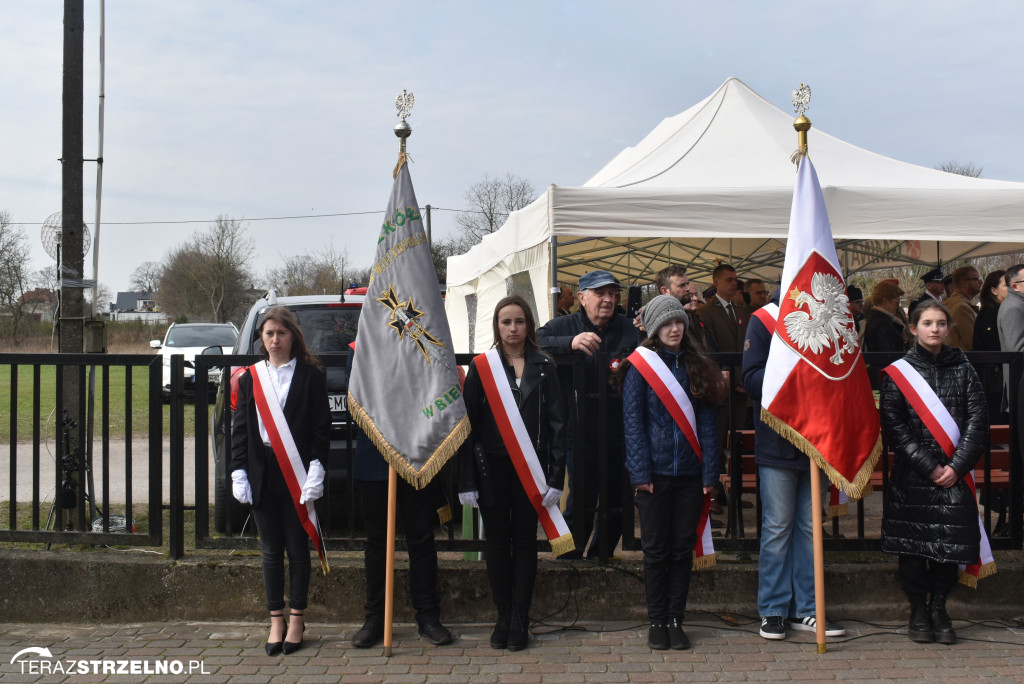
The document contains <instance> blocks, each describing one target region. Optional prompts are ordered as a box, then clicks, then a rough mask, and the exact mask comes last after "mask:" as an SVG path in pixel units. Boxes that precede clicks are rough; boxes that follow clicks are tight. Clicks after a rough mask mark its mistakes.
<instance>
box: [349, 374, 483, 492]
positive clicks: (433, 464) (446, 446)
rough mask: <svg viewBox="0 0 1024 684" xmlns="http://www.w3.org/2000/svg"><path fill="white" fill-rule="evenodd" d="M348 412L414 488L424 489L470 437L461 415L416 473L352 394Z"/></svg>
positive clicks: (464, 418)
mask: <svg viewBox="0 0 1024 684" xmlns="http://www.w3.org/2000/svg"><path fill="white" fill-rule="evenodd" d="M348 410H349V415H351V416H352V418H353V419H354V420H355V421H356V423H357V424H358V425H359V427H360V428H362V430H363V432H364V433H366V436H367V437H369V438H370V441H371V442H373V445H374V446H375V447H377V451H379V452H380V453H381V455H382V456H384V459H385V460H386V461H387V462H388V464H389V465H390V466H391V467H392V468H394V469H395V471H396V472H397V473H398V474H399V475H401V476H402V479H403V480H405V481H406V482H408V483H409V484H411V485H412V486H413V487H415V488H416V489H423V487H425V486H426V484H427V483H428V482H430V481H431V480H432V479H433V478H434V476H435V475H437V473H438V472H440V470H441V468H443V467H444V464H445V463H447V462H448V459H449V458H451V457H452V456H454V455H455V453H456V452H457V451H458V450H459V447H460V446H461V445H462V443H463V442H465V441H466V438H467V437H469V418H468V417H467V416H462V419H461V420H460V421H459V422H458V424H457V425H456V426H455V428H454V429H453V430H452V431H451V432H449V433H448V436H447V437H445V439H444V441H442V442H441V444H440V445H439V446H438V447H437V449H435V450H434V454H433V455H432V456H431V457H430V459H429V460H427V462H426V463H425V464H424V465H423V467H422V468H420V469H419V470H418V471H417V470H415V469H414V468H413V467H412V466H411V465H409V462H408V461H407V460H406V459H405V458H404V457H403V456H402V455H401V454H400V453H398V452H397V451H396V450H395V448H394V447H393V446H391V445H390V444H389V443H388V441H387V440H386V439H384V435H382V434H381V433H380V430H378V429H377V426H376V425H374V424H373V420H371V419H370V416H369V415H368V414H367V413H366V409H364V408H363V407H362V406H361V405H360V404H359V402H358V401H356V400H355V398H354V397H353V396H352V395H351V394H349V395H348Z"/></svg>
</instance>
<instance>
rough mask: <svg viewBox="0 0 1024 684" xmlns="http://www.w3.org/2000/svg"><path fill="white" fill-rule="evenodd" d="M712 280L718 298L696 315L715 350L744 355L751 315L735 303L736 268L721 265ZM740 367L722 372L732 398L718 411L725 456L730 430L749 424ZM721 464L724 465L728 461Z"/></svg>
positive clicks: (720, 439) (729, 366)
mask: <svg viewBox="0 0 1024 684" xmlns="http://www.w3.org/2000/svg"><path fill="white" fill-rule="evenodd" d="M711 279H712V282H713V283H714V286H715V295H714V296H713V297H710V298H709V299H708V301H707V303H706V304H704V306H702V307H700V308H699V309H697V314H698V315H699V316H700V319H701V322H702V323H703V325H704V330H705V332H706V333H707V336H708V337H709V338H710V339H709V342H710V345H711V347H712V349H713V350H714V351H718V352H735V353H737V354H741V353H743V341H744V339H745V338H746V335H747V319H748V318H749V316H750V312H749V310H748V309H747V307H746V306H744V305H740V304H736V303H735V301H734V298H735V296H736V292H737V290H738V289H739V286H738V283H737V279H736V269H734V268H733V267H732V266H730V265H729V264H719V265H718V266H717V267H716V268H715V270H714V271H712V272H711ZM740 368H741V367H740V365H739V364H737V365H731V364H730V365H726V366H724V367H723V369H722V370H724V371H728V373H729V377H728V382H729V387H730V392H729V398H728V400H727V401H726V402H725V404H724V405H723V406H722V407H721V408H720V409H719V411H718V440H719V443H720V444H721V445H722V450H723V453H729V452H728V444H729V439H728V437H729V431H730V430H742V429H743V428H744V427H745V426H746V422H747V413H748V411H747V393H746V390H744V388H743V378H742V377H741V373H740ZM722 462H723V463H725V459H722Z"/></svg>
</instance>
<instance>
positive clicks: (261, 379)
mask: <svg viewBox="0 0 1024 684" xmlns="http://www.w3.org/2000/svg"><path fill="white" fill-rule="evenodd" d="M249 371H250V373H251V375H252V389H253V392H252V394H253V398H254V399H255V400H256V410H257V411H259V413H260V418H262V419H263V426H264V427H265V428H266V429H267V436H268V437H269V438H270V446H271V447H272V448H273V449H274V455H275V456H277V464H278V466H279V467H280V468H281V474H282V475H284V481H285V484H286V485H287V486H288V493H289V494H290V495H291V498H292V503H293V504H295V512H296V513H297V514H298V516H299V522H301V523H302V528H303V529H304V530H306V534H308V535H309V538H310V539H311V540H313V546H314V547H316V552H317V553H318V554H320V567H321V569H322V570H323V572H324V574H325V575H326V574H327V573H328V572H330V571H331V566H330V564H329V563H328V562H327V555H326V553H325V549H324V535H323V532H322V531H321V529H320V521H319V519H317V516H316V508H315V507H314V506H313V502H312V501H307V502H306V503H305V504H300V503H299V496H300V495H301V494H302V486H303V484H305V482H306V468H305V466H303V465H302V459H301V458H300V457H299V449H298V447H296V446H295V440H294V439H293V438H292V431H291V429H290V428H289V427H288V421H287V420H285V417H284V412H283V411H282V410H281V402H280V401H279V400H278V398H277V393H276V392H274V389H273V388H274V385H273V384H272V383H271V380H270V374H269V373H268V372H267V366H266V364H265V363H263V362H260V363H256V364H253V365H252V366H249ZM268 390H269V391H268Z"/></svg>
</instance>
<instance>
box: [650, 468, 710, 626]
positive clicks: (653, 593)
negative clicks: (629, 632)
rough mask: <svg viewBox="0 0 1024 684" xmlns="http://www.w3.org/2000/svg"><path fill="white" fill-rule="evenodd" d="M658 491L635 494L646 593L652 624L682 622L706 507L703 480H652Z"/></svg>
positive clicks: (698, 478) (682, 478)
mask: <svg viewBox="0 0 1024 684" xmlns="http://www.w3.org/2000/svg"><path fill="white" fill-rule="evenodd" d="M653 484H654V492H653V493H648V492H646V491H643V490H640V491H638V492H637V493H636V507H637V510H638V511H639V512H640V541H641V544H642V545H643V550H644V590H645V592H646V594H647V614H648V616H649V617H650V620H651V624H654V625H664V624H668V623H669V621H670V620H680V621H682V619H683V614H684V613H685V612H686V597H687V596H688V595H689V593H690V570H691V569H692V567H693V547H694V544H696V543H697V523H698V521H699V520H700V511H701V507H702V505H703V502H704V488H703V486H702V484H701V479H700V477H659V476H655V477H654V483H653Z"/></svg>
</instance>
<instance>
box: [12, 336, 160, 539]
mask: <svg viewBox="0 0 1024 684" xmlns="http://www.w3.org/2000/svg"><path fill="white" fill-rule="evenodd" d="M0 371H2V372H5V373H7V374H8V377H9V388H8V390H9V391H8V393H7V404H8V407H9V411H10V415H9V416H8V419H9V428H8V430H9V435H8V442H9V450H8V454H9V457H8V458H9V462H8V468H7V474H8V478H7V479H8V482H7V487H5V488H4V491H2V492H0V496H2V497H4V498H5V499H6V501H5V502H4V504H5V507H6V508H7V524H6V526H5V528H4V529H2V530H0V541H7V542H28V543H45V544H111V545H114V544H117V545H132V546H159V545H161V544H162V524H163V520H162V516H161V502H162V491H161V484H162V468H163V462H162V459H163V447H162V439H163V423H162V421H163V416H162V407H161V400H160V399H161V396H160V395H161V392H160V386H161V382H162V380H161V376H162V373H161V358H160V357H159V356H136V355H122V354H104V355H99V354H0ZM112 372H113V373H116V374H117V376H118V378H117V381H112V379H111V374H112ZM69 385H70V387H69ZM65 389H68V390H69V391H68V392H65ZM97 390H98V391H97ZM140 391H141V392H142V393H143V398H142V401H141V402H139V401H137V393H138V392H140ZM112 395H114V396H116V397H118V398H121V397H122V395H123V400H121V401H119V402H116V403H115V402H112V401H111V397H112ZM68 397H70V399H68ZM26 417H28V419H27V420H26ZM112 428H113V429H112ZM114 431H116V432H117V433H118V434H117V436H116V437H112V432H114ZM137 432H141V433H142V434H143V435H145V447H144V453H143V455H142V458H143V462H144V463H145V464H146V466H147V469H148V478H147V484H148V487H147V491H146V492H145V494H144V496H142V497H138V496H136V494H135V492H134V491H133V489H132V473H133V470H134V467H135V465H136V464H137V463H138V461H139V459H138V457H137V456H136V454H135V452H134V442H135V440H134V435H135V434H136V433H137ZM92 435H95V438H93V439H89V438H88V437H89V436H92ZM26 438H27V440H26ZM112 440H113V441H114V442H115V443H116V442H117V441H118V440H123V441H122V442H121V443H120V449H119V450H118V451H119V453H118V454H117V455H116V456H115V454H114V451H115V450H114V449H113V447H112ZM51 444H52V445H53V446H52V448H51V446H50V445H51ZM44 448H45V449H46V451H47V452H48V453H47V454H45V455H44V453H43V450H44ZM26 460H27V461H28V466H27V467H24V466H25V461H26ZM118 465H119V466H121V468H120V469H119V471H114V470H113V468H114V467H115V466H118ZM19 466H22V467H19ZM97 474H98V476H99V485H98V486H97V485H96V477H97ZM22 475H27V477H28V479H29V482H28V483H25V482H22V481H21V479H22V478H21V476H22ZM114 484H117V485H119V486H118V487H114V486H113V485H114ZM114 489H117V490H118V491H119V492H121V493H119V494H118V495H117V496H116V497H115V496H112V494H111V492H112V491H113V490H114ZM23 505H27V511H26V510H24V508H25V507H24V506H23ZM136 511H139V512H142V511H145V512H146V513H147V516H146V517H147V519H146V522H145V525H144V528H143V529H144V532H139V526H138V525H137V524H136V520H135V515H136ZM44 512H45V513H44ZM44 515H45V517H44ZM119 530H120V531H119Z"/></svg>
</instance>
